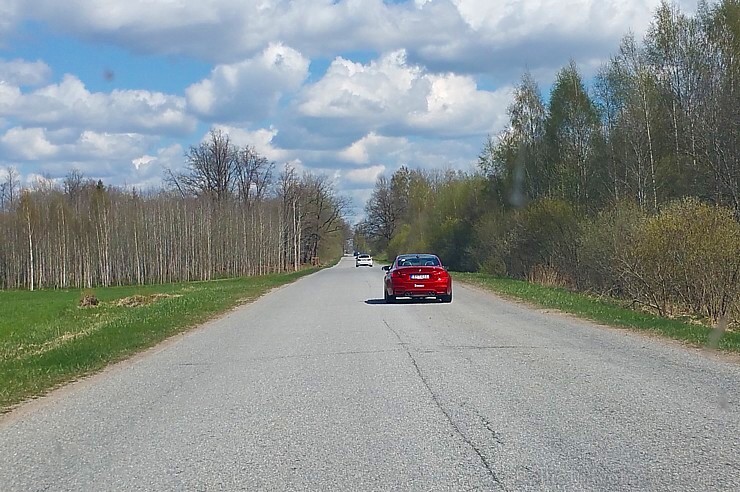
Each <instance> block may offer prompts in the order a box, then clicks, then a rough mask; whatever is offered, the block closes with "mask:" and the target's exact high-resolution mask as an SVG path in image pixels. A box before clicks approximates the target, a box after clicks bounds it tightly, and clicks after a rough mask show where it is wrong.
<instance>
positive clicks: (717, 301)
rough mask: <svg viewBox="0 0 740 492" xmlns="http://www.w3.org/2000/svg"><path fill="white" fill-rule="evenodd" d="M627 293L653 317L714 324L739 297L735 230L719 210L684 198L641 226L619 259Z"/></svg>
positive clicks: (738, 234)
mask: <svg viewBox="0 0 740 492" xmlns="http://www.w3.org/2000/svg"><path fill="white" fill-rule="evenodd" d="M625 259H626V261H625V265H626V266H627V267H628V268H627V269H626V272H625V273H626V274H627V275H628V279H629V288H630V290H631V293H632V295H633V296H634V298H635V299H636V300H637V301H640V302H644V303H646V304H648V305H650V306H652V307H654V308H655V309H656V310H657V311H658V313H659V314H661V315H664V314H674V313H676V311H682V312H690V313H692V314H698V315H702V316H706V317H708V318H710V319H711V320H712V321H715V322H716V321H717V320H718V319H719V318H720V317H722V316H725V315H731V314H732V313H734V312H736V310H737V304H738V302H739V301H738V298H739V297H740V224H738V223H737V222H736V221H735V220H734V218H733V215H732V211H731V210H730V209H728V208H725V207H719V206H712V205H708V204H705V203H701V202H699V201H698V200H696V199H693V198H687V199H684V200H681V201H678V202H674V203H672V204H670V205H669V206H667V207H666V208H665V209H663V210H662V211H661V212H660V213H659V214H658V215H656V216H653V217H649V218H646V219H644V220H643V221H641V223H640V224H639V226H638V228H637V229H636V230H635V234H634V237H633V241H632V246H631V250H630V251H629V252H628V254H627V255H626V257H625Z"/></svg>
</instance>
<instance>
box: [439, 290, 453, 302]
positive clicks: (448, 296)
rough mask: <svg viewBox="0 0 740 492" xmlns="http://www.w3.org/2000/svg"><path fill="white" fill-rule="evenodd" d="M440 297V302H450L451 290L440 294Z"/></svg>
mask: <svg viewBox="0 0 740 492" xmlns="http://www.w3.org/2000/svg"><path fill="white" fill-rule="evenodd" d="M440 299H442V302H452V292H450V293H449V295H445V296H440Z"/></svg>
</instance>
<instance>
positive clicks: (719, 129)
mask: <svg viewBox="0 0 740 492" xmlns="http://www.w3.org/2000/svg"><path fill="white" fill-rule="evenodd" d="M508 117H509V124H508V125H507V127H506V129H505V130H504V131H502V132H501V133H500V134H498V135H492V136H489V137H488V138H487V139H486V140H485V142H483V145H482V150H481V152H480V155H479V157H478V163H477V168H476V169H475V171H472V172H460V171H454V170H446V171H445V170H436V171H427V170H422V169H409V168H407V167H403V168H401V169H399V170H398V171H396V172H395V173H394V174H393V175H392V176H390V177H388V176H381V177H379V178H378V180H377V182H376V185H375V189H374V191H373V194H372V196H371V198H370V200H369V201H368V202H367V204H366V207H365V211H366V219H365V220H364V221H363V222H362V223H360V224H358V226H357V227H356V229H355V242H356V243H357V244H361V245H367V247H372V248H374V249H375V250H376V251H385V252H387V253H388V256H389V257H390V258H393V257H394V256H395V255H396V254H398V253H400V252H410V251H430V252H435V253H437V254H438V255H439V256H440V257H441V258H442V259H443V261H444V262H445V263H446V264H447V265H449V266H450V267H451V268H452V269H456V270H462V271H479V272H485V273H489V274H492V275H497V276H508V277H513V278H519V279H526V280H530V281H534V282H539V283H543V284H546V285H553V286H559V287H566V288H570V289H576V290H579V291H584V292H589V293H593V294H595V295H608V296H613V297H616V298H621V299H624V300H626V301H628V302H630V303H631V304H632V305H633V306H635V307H641V308H644V309H648V310H651V311H654V312H656V313H657V314H660V315H664V316H671V315H690V316H696V317H700V318H703V319H708V320H710V321H712V322H716V321H718V320H720V319H726V318H727V317H730V318H731V319H734V320H735V321H738V320H740V313H739V311H740V306H739V304H740V1H738V0H722V1H720V2H718V3H716V4H711V5H710V4H708V3H706V2H701V3H700V4H699V5H698V8H697V11H696V13H695V14H691V15H689V14H686V13H684V12H682V11H681V10H680V9H679V8H677V7H676V6H674V5H671V4H669V3H668V2H663V3H662V4H661V5H660V7H659V8H658V9H657V11H656V13H655V15H654V18H653V19H652V21H651V25H650V29H649V31H648V32H647V34H646V36H645V37H644V39H642V40H637V39H635V37H634V36H633V35H630V34H627V35H625V36H624V38H623V39H622V41H621V43H620V45H619V46H617V47H616V49H615V52H614V54H613V56H611V58H610V59H609V61H608V62H607V63H605V64H604V65H603V66H602V67H601V68H600V70H599V72H598V74H597V75H596V76H595V77H594V78H593V80H584V77H583V76H582V75H581V73H580V71H579V68H578V66H577V65H576V64H575V63H574V62H571V63H569V64H567V65H566V66H565V67H563V68H562V69H561V70H560V71H559V72H558V73H557V76H556V78H555V81H554V83H553V85H552V87H551V90H550V93H549V97H548V98H547V99H545V98H543V96H542V93H541V90H540V88H539V85H538V83H537V81H536V80H535V79H534V77H533V76H532V75H531V74H529V73H525V74H523V76H522V78H521V81H520V83H519V84H518V85H517V87H516V89H515V91H514V97H513V102H512V103H511V105H510V106H509V108H508Z"/></svg>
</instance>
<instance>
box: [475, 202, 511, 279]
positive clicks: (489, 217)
mask: <svg viewBox="0 0 740 492" xmlns="http://www.w3.org/2000/svg"><path fill="white" fill-rule="evenodd" d="M510 223H511V220H510V219H509V218H508V217H507V216H506V215H505V213H504V212H488V213H486V214H485V215H483V216H482V217H481V218H480V219H479V220H478V222H477V223H476V224H475V226H474V227H473V246H472V249H471V254H472V256H473V257H474V258H475V261H476V263H477V270H478V271H479V272H481V273H487V274H489V275H494V276H496V277H504V276H506V274H507V270H508V269H507V264H508V259H509V258H508V256H509V240H510V232H509V231H510V229H511V227H510V225H511V224H510Z"/></svg>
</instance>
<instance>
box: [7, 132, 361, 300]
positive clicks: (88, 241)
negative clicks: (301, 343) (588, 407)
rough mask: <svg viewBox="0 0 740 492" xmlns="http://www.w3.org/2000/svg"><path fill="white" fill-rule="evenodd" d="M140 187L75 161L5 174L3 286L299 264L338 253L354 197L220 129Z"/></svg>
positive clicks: (174, 278) (179, 277)
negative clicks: (22, 178) (46, 171)
mask: <svg viewBox="0 0 740 492" xmlns="http://www.w3.org/2000/svg"><path fill="white" fill-rule="evenodd" d="M185 161H186V167H185V169H184V170H183V171H182V172H178V173H175V172H173V171H168V172H167V175H166V176H165V181H166V184H167V186H166V187H165V188H163V189H161V190H156V191H149V192H142V191H139V190H136V189H123V188H120V187H116V186H107V185H105V184H104V183H103V182H102V181H95V180H92V179H89V178H85V177H84V176H83V175H82V174H81V173H80V172H79V171H77V170H72V171H70V172H69V173H68V174H67V176H66V177H65V178H64V180H63V182H62V183H57V182H56V181H54V180H49V179H47V180H39V181H38V182H37V183H36V184H35V185H34V186H32V187H21V186H20V183H19V179H18V175H17V173H16V171H15V170H14V169H12V168H11V169H9V170H8V172H7V173H6V176H5V177H4V179H3V180H2V182H0V288H2V289H30V290H34V289H39V288H62V289H63V288H91V287H96V286H112V285H129V284H140V285H141V284H150V283H165V282H180V281H194V280H212V279H218V278H225V277H235V276H249V275H258V274H268V273H276V272H284V271H297V270H299V269H300V268H301V267H302V265H304V264H312V263H314V264H315V263H317V262H318V261H320V258H322V257H323V258H324V259H328V258H329V257H333V256H338V255H340V254H341V252H342V248H343V246H344V240H345V238H346V237H347V235H348V230H349V229H348V228H349V226H348V225H347V223H346V222H345V220H344V215H346V210H347V206H348V201H347V199H346V198H344V197H342V196H339V195H338V194H337V192H336V190H335V188H334V185H333V183H332V182H331V181H330V180H329V179H328V178H326V177H325V176H318V175H314V174H311V173H304V174H303V175H301V176H299V175H298V173H297V172H296V170H295V169H294V168H292V167H291V166H289V165H286V166H285V167H283V169H276V168H275V164H274V163H272V162H269V161H268V160H267V159H266V158H265V157H264V156H261V155H260V154H259V153H257V152H256V151H255V150H254V148H252V147H249V146H247V147H239V146H236V145H234V144H233V143H232V142H231V140H230V138H229V135H228V134H227V133H224V132H222V131H218V130H214V131H212V132H211V133H210V135H209V138H207V139H206V140H205V141H203V142H201V143H200V144H199V145H195V146H191V147H190V149H189V150H188V152H187V154H186V156H185Z"/></svg>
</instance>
